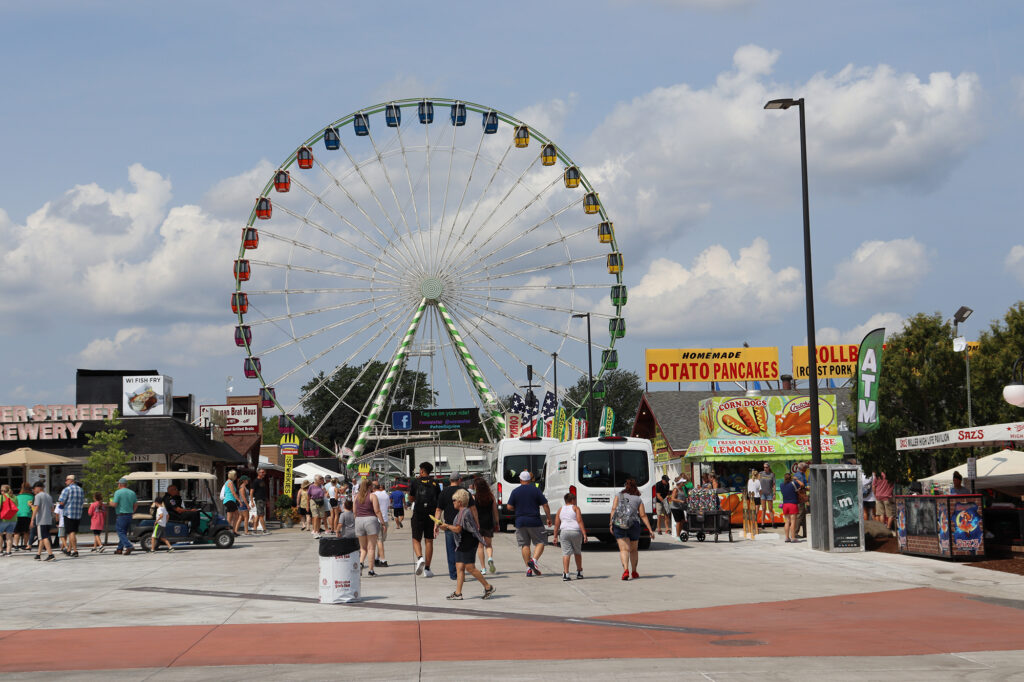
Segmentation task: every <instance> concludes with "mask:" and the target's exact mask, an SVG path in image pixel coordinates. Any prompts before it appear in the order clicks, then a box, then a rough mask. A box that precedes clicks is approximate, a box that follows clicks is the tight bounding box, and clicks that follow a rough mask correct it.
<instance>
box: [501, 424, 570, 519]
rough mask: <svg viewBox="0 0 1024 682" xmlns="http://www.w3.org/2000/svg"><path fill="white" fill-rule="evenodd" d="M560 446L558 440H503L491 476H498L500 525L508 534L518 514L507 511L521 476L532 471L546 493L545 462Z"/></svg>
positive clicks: (536, 483)
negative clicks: (548, 455) (552, 450)
mask: <svg viewBox="0 0 1024 682" xmlns="http://www.w3.org/2000/svg"><path fill="white" fill-rule="evenodd" d="M555 445H558V439H557V438H540V437H539V436H533V437H530V436H523V437H522V438H503V439H502V440H500V441H499V442H498V447H497V449H496V451H495V455H494V461H493V462H492V463H491V474H492V475H493V476H494V496H495V498H497V500H498V524H499V526H500V527H501V532H503V533H504V532H505V530H506V529H507V528H508V526H509V525H510V524H512V523H513V521H514V520H515V514H513V513H512V512H510V511H508V510H507V509H506V508H505V502H506V501H507V500H508V496H509V495H511V494H512V491H513V490H515V489H516V488H517V487H518V486H519V474H520V473H521V472H523V471H529V472H530V474H531V475H532V476H533V479H534V484H535V485H536V486H537V487H539V488H540V490H541V492H544V460H545V458H546V457H547V454H548V450H550V449H551V448H552V447H554V446H555Z"/></svg>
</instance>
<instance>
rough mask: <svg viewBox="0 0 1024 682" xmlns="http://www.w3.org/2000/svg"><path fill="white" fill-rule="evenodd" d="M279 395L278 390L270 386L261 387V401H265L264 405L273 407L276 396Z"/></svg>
mask: <svg viewBox="0 0 1024 682" xmlns="http://www.w3.org/2000/svg"><path fill="white" fill-rule="evenodd" d="M276 397H277V392H276V391H275V390H274V389H273V388H270V387H267V388H261V389H260V401H261V402H262V403H263V407H273V406H274V398H276Z"/></svg>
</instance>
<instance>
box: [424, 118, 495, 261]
mask: <svg viewBox="0 0 1024 682" xmlns="http://www.w3.org/2000/svg"><path fill="white" fill-rule="evenodd" d="M458 132H459V127H458V126H455V125H453V126H452V144H451V148H450V149H449V150H448V175H447V177H446V179H445V182H444V199H443V201H442V202H441V221H440V222H439V223H438V224H437V227H438V235H437V243H438V245H439V246H440V244H441V237H442V235H443V233H444V219H445V217H446V216H447V213H448V190H449V189H451V184H452V165H453V164H454V163H455V139H456V138H457V137H458ZM480 143H481V144H483V138H481V140H480ZM448 239H451V234H449V235H448V237H447V238H446V239H445V246H443V247H441V248H440V249H439V251H444V250H445V249H447V248H448ZM437 265H438V266H440V262H439V263H437ZM431 272H435V271H431Z"/></svg>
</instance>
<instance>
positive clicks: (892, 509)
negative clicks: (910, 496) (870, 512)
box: [875, 469, 896, 530]
mask: <svg viewBox="0 0 1024 682" xmlns="http://www.w3.org/2000/svg"><path fill="white" fill-rule="evenodd" d="M894 488H895V486H894V485H893V482H892V481H891V480H889V476H888V474H887V473H886V471H885V469H881V470H879V471H878V472H876V473H875V513H876V515H875V520H876V521H881V522H882V523H884V524H885V525H886V527H888V528H889V530H892V526H893V522H894V521H896V505H895V504H894V503H893V497H892V496H893V492H894Z"/></svg>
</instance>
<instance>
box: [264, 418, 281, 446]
mask: <svg viewBox="0 0 1024 682" xmlns="http://www.w3.org/2000/svg"><path fill="white" fill-rule="evenodd" d="M280 442H281V432H280V431H278V430H277V415H276V414H273V415H271V416H269V417H267V416H264V417H263V440H262V443H263V444H264V445H277V444H278V443H280Z"/></svg>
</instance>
